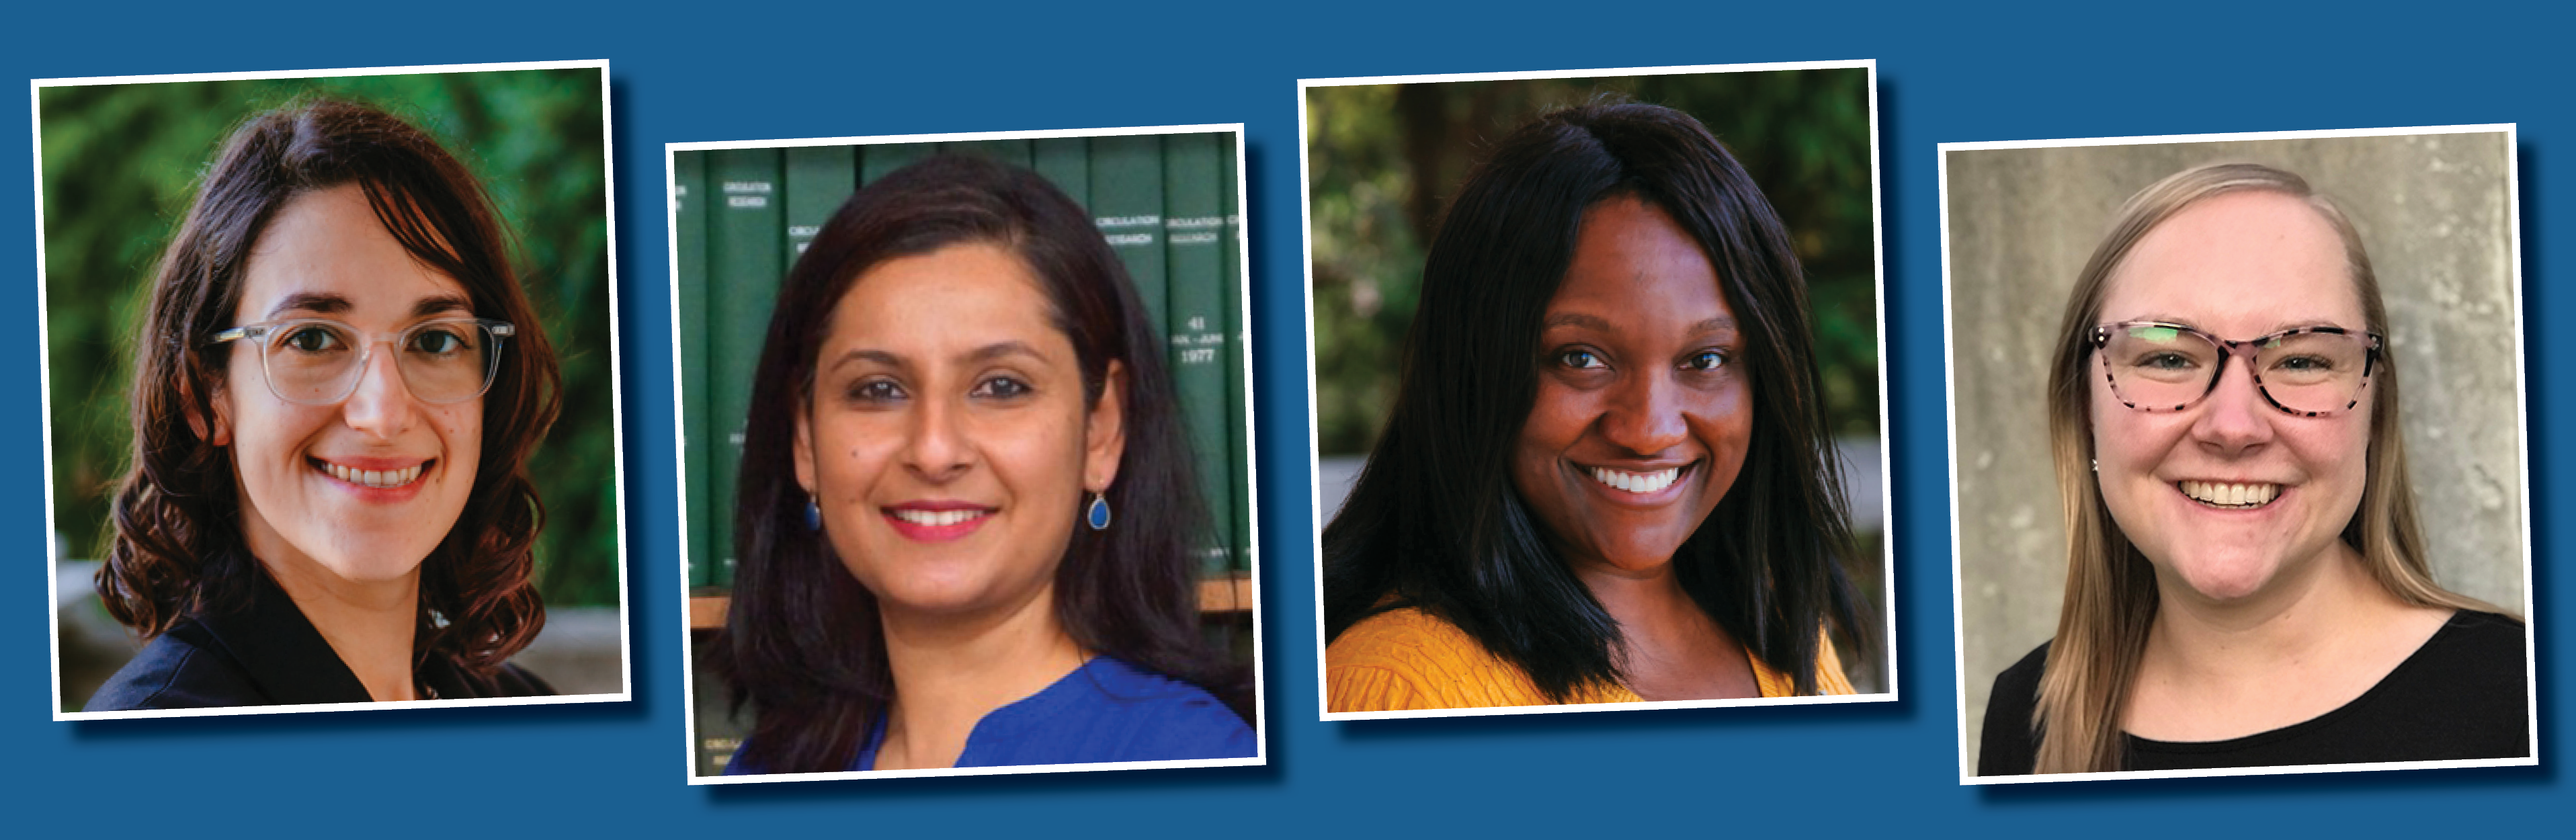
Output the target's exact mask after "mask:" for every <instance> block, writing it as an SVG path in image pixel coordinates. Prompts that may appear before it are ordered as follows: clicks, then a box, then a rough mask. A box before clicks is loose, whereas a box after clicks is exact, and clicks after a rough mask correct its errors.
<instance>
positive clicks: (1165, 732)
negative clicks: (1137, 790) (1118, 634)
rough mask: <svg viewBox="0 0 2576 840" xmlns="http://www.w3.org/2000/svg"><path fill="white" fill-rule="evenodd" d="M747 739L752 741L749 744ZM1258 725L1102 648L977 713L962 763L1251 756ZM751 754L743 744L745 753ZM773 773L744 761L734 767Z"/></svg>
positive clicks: (877, 731)
mask: <svg viewBox="0 0 2576 840" xmlns="http://www.w3.org/2000/svg"><path fill="white" fill-rule="evenodd" d="M885 725H886V721H885V717H884V716H883V715H879V716H878V717H877V719H876V722H875V723H873V724H871V725H870V726H869V727H868V740H867V743H866V744H863V745H861V746H860V747H859V755H858V760H856V761H853V762H851V763H850V768H849V769H851V770H873V769H875V768H876V763H877V750H878V748H879V747H882V746H884V744H885ZM746 746H748V744H746ZM1255 747H1256V744H1255V743H1254V736H1253V732H1252V727H1250V726H1246V725H1244V722H1243V718H1241V717H1238V716H1236V715H1235V713H1234V710H1232V709H1228V708H1226V706H1225V704H1224V703H1222V702H1219V701H1218V700H1217V699H1216V697H1215V696H1213V695H1210V694H1208V693H1207V692H1206V691H1203V690H1200V689H1199V688H1198V687H1197V686H1194V685H1190V684H1188V683H1184V682H1180V681H1178V680H1174V679H1171V678H1168V677H1165V676H1163V675H1160V674H1155V673H1151V672H1148V671H1145V670H1142V669H1139V668H1137V667H1136V666H1134V665H1130V664H1127V663H1126V662H1124V661H1121V660H1118V659H1115V658H1111V657H1107V656H1095V657H1092V658H1091V661H1089V662H1085V663H1083V664H1082V667H1080V668H1075V669H1073V672H1072V673H1069V674H1066V675H1064V676H1063V677H1062V678H1060V679H1057V680H1056V681H1055V683H1054V684H1052V685H1049V686H1047V687H1046V688H1045V689H1042V690H1040V691H1039V692H1038V693H1036V694H1031V695H1029V696H1027V697H1023V698H1021V699H1020V700H1018V701H1017V702H1014V703H1011V704H1010V705H1007V706H1003V707H1001V708H999V709H994V710H993V711H991V712H990V713H987V714H985V715H984V719H983V720H980V721H976V722H975V729H974V731H972V732H970V733H968V734H967V736H966V749H965V751H963V752H961V753H958V755H957V766H958V767H1012V766H1018V765H1025V764H1089V763H1094V762H1103V761H1187V760H1197V759H1212V758H1249V757H1251V756H1252V755H1253V754H1254V751H1255ZM741 754H742V753H741V752H739V751H737V752H736V753H735V755H736V756H737V757H739V756H740V755H741ZM762 772H766V771H763V770H761V769H759V768H755V767H747V766H744V763H743V762H741V761H740V760H736V761H733V762H731V763H728V764H727V765H726V766H725V775H728V776H738V775H749V774H757V773H762Z"/></svg>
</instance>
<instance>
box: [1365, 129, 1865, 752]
mask: <svg viewBox="0 0 2576 840" xmlns="http://www.w3.org/2000/svg"><path fill="white" fill-rule="evenodd" d="M1623 196H1633V197H1635V198H1637V199H1639V200H1642V201H1644V202H1646V203H1648V204H1652V205H1654V206H1655V207H1657V208H1659V209H1661V210H1663V211H1664V212H1665V213H1666V214H1667V215H1670V216H1671V217H1672V219H1673V221H1674V222H1675V223H1677V224H1679V225H1680V226H1681V228H1682V229H1683V230H1684V231H1687V232H1688V233H1689V234H1690V236H1691V237H1692V238H1693V239H1695V240H1697V241H1698V242H1699V245H1700V248H1701V249H1702V250H1704V251H1706V252H1707V254H1708V257H1709V262H1710V263H1711V264H1712V265H1713V266H1715V267H1716V269H1717V275H1718V282H1719V284H1720V286H1721V291H1723V292H1724V293H1725V295H1726V299H1727V304H1728V306H1730V307H1731V308H1732V309H1733V310H1734V312H1735V313H1736V318H1737V320H1738V322H1739V323H1740V324H1742V325H1743V327H1744V330H1745V348H1744V356H1743V358H1744V360H1745V363H1746V364H1747V365H1748V367H1749V370H1750V378H1751V380H1752V388H1753V411H1754V416H1753V438H1752V446H1751V447H1750V449H1749V450H1748V451H1747V453H1746V456H1745V461H1744V467H1743V469H1742V470H1741V471H1740V472H1739V473H1737V475H1736V479H1735V484H1734V486H1732V487H1730V488H1728V489H1727V491H1726V495H1725V498H1724V499H1723V500H1721V501H1720V502H1719V503H1718V505H1717V509H1716V510H1715V511H1714V512H1712V513H1710V514H1709V517H1708V519H1707V520H1706V521H1704V522H1702V523H1701V524H1700V526H1699V528H1698V529H1697V530H1696V531H1694V532H1693V533H1692V534H1691V536H1690V538H1689V539H1687V540H1685V541H1684V543H1683V544H1682V546H1681V548H1680V550H1679V551H1677V552H1676V553H1675V554H1674V556H1673V564H1674V569H1675V575H1676V577H1677V578H1678V579H1679V580H1680V583H1681V586H1682V588H1683V589H1684V590H1685V591H1686V592H1688V593H1689V594H1690V596H1691V598H1692V600H1693V601H1694V602H1696V603H1697V604H1698V605H1699V608H1700V609H1701V610H1702V611H1704V612H1706V613H1707V614H1708V616H1709V617H1710V618H1711V619H1714V620H1715V621H1716V622H1717V623H1718V625H1719V626H1721V627H1724V628H1726V630H1727V632H1729V633H1732V634H1734V635H1735V637H1736V638H1737V639H1739V640H1741V641H1742V642H1743V643H1744V644H1745V645H1746V646H1747V647H1748V648H1749V649H1750V650H1751V651H1752V653H1753V655H1755V656H1757V657H1759V658H1761V660H1762V661H1763V662H1764V663H1766V664H1768V665H1769V666H1771V667H1772V668H1774V669H1776V670H1779V671H1781V672H1783V673H1787V674H1790V675H1791V676H1792V677H1793V678H1794V679H1795V681H1796V686H1797V691H1798V693H1800V694H1813V693H1815V692H1816V684H1817V676H1816V660H1817V657H1818V655H1819V653H1820V641H1819V633H1820V631H1822V630H1824V629H1825V628H1826V627H1827V626H1829V625H1830V626H1834V627H1839V628H1841V629H1842V630H1844V631H1845V632H1846V633H1849V634H1852V636H1853V637H1854V638H1865V637H1864V636H1863V635H1862V634H1863V633H1865V630H1864V628H1863V627H1862V625H1861V624H1860V621H1859V618H1858V616H1859V606H1858V603H1857V601H1856V600H1855V598H1854V592H1853V588H1852V585H1851V582H1850V580H1849V579H1847V578H1846V577H1845V576H1844V575H1843V572H1842V569H1841V567H1840V565H1839V563H1838V562H1837V561H1838V559H1839V558H1841V557H1844V556H1847V555H1848V554H1849V553H1850V552H1851V551H1852V550H1853V549H1852V538H1851V525H1850V518H1849V514H1848V513H1847V511H1845V509H1844V502H1843V497H1842V476H1841V470H1840V468H1839V466H1838V464H1837V462H1836V460H1835V458H1834V454H1833V450H1832V440H1831V437H1830V435H1829V433H1828V430H1827V428H1828V427H1827V425H1826V420H1825V415H1824V402H1823V394H1822V388H1823V386H1822V380H1821V377H1820V375H1819V373H1818V371H1817V369H1816V348H1815V345H1816V340H1815V331H1814V327H1813V326H1812V324H1811V323H1810V316H1809V309H1808V305H1807V286H1806V278H1805V276H1804V274H1803V273H1802V272H1801V270H1800V268H1799V264H1798V257H1797V254H1796V252H1795V251H1794V250H1793V249H1792V248H1791V246H1790V242H1789V235H1788V231H1787V229H1786V227H1785V226H1784V225H1782V224H1781V222H1780V217H1779V214H1777V213H1775V212H1774V211H1773V210H1772V209H1771V204H1770V202H1769V201H1767V200H1765V199H1764V198H1763V197H1762V192H1761V190H1760V189H1759V188H1757V187H1755V186H1754V184H1753V179H1752V178H1751V176H1749V175H1747V174H1745V171H1744V167H1743V166H1742V165H1740V164H1738V163H1737V162H1736V160H1735V158H1734V156H1733V155H1731V154H1729V153H1728V152H1727V150H1726V147H1725V145H1724V144H1721V143H1719V142H1718V140H1717V138H1716V137H1714V136H1711V135H1710V134H1709V132H1708V129H1707V128H1705V127H1702V126H1701V125H1700V123H1699V121H1698V120H1695V119H1692V118H1691V117H1690V116H1689V115H1688V114H1684V113H1682V112H1680V111H1676V110H1673V109H1671V108H1666V107H1662V106H1658V105H1647V104H1638V103H1615V102H1603V103H1595V104H1590V105H1582V106H1576V107H1572V108H1566V109H1563V110H1559V111H1556V112H1554V113H1550V114H1547V115H1546V116H1543V117H1540V118H1539V119H1538V120H1536V121H1534V122H1531V123H1529V124H1527V125H1524V126H1522V127H1521V128H1519V129H1518V130H1516V131H1514V132H1512V133H1511V134H1510V135H1509V136H1507V137H1505V138H1504V139H1503V140H1502V142H1501V143H1500V144H1498V145H1497V146H1496V148H1495V149H1494V151H1493V154H1492V156H1491V157H1490V158H1488V159H1487V160H1486V161H1485V162H1484V163H1482V164H1481V165H1479V166H1478V167H1477V168H1476V170H1475V171H1474V172H1473V173H1471V174H1470V175H1469V176H1468V178H1467V182H1466V184H1465V185H1464V186H1463V187H1461V188H1460V190H1459V193H1458V197H1457V199H1456V200H1455V201H1454V202H1453V203H1451V205H1450V207H1449V210H1448V213H1447V217H1446V218H1445V219H1443V220H1442V222H1441V224H1440V228H1439V232H1438V233H1437V234H1436V235H1435V236H1434V237H1433V239H1432V241H1431V250H1430V254H1429V256H1428V258H1427V260H1426V262H1425V264H1424V266H1423V272H1422V301H1421V304H1420V306H1419V307H1418V308H1417V309H1416V310H1415V313H1416V314H1415V315H1414V317H1413V325H1412V328H1411V329H1410V330H1409V331H1408V332H1407V333H1406V336H1405V341H1404V357H1403V365H1404V368H1403V373H1402V379H1401V385H1400V386H1399V387H1398V389H1397V394H1396V400H1395V406H1394V409H1393V411H1392V412H1391V413H1390V415H1389V417H1388V419H1387V426H1386V431H1385V433H1384V434H1383V435H1380V436H1379V438H1378V442H1377V446H1376V448H1375V449H1374V450H1373V451H1372V452H1371V453H1370V454H1369V459H1368V465H1367V466H1366V467H1365V468H1364V469H1363V470H1362V471H1361V473H1360V476H1359V481H1358V483H1357V484H1356V485H1355V486H1354V487H1353V488H1352V490H1351V494H1350V497H1349V499H1348V500H1347V501H1346V502H1345V503H1344V504H1343V506H1342V509H1341V511H1340V513H1338V514H1336V515H1335V516H1334V517H1333V521H1332V523H1331V524H1330V525H1328V526H1326V527H1325V529H1324V538H1323V563H1324V624H1325V632H1326V634H1327V637H1328V638H1329V637H1334V636H1339V635H1341V633H1342V631H1344V630H1347V629H1349V628H1350V627H1351V626H1352V625H1354V624H1357V623H1359V622H1360V621H1361V620H1363V619H1366V618H1368V617H1369V616H1372V615H1376V614H1378V613H1381V612H1385V611H1387V610H1392V609H1399V608H1407V607H1410V608H1417V609H1421V610H1423V611H1426V612H1428V613H1431V614H1432V615H1435V616H1437V617H1439V618H1441V619H1443V620H1446V621H1448V622H1449V623H1451V624H1454V625H1456V626H1457V627H1458V628H1459V629H1460V630H1462V631H1465V632H1466V633H1467V635H1469V636H1471V637H1473V638H1474V639H1475V640H1476V641H1477V642H1478V643H1479V644H1481V645H1483V646H1484V648H1485V649H1486V650H1487V651H1489V652H1491V653H1492V654H1494V655H1495V656H1497V657H1500V658H1501V659H1503V660H1505V661H1507V662H1510V663H1512V664H1514V665H1517V666H1519V667H1520V668H1521V669H1522V670H1523V671H1525V672H1527V673H1528V674H1529V677H1530V680H1531V682H1533V683H1535V684H1536V685H1537V687H1538V689H1539V690H1540V691H1541V692H1543V693H1545V694H1546V695H1547V696H1548V697H1549V698H1550V699H1551V700H1555V701H1559V702H1562V701H1564V700H1565V699H1567V698H1568V697H1571V696H1573V695H1575V693H1576V692H1578V691H1580V690H1582V689H1584V688H1587V687H1593V686H1603V685H1621V684H1624V683H1625V680H1624V679H1623V673H1624V668H1623V665H1624V663H1625V654H1624V647H1623V645H1622V642H1621V639H1620V635H1619V626H1618V623H1617V622H1616V621H1614V620H1613V619H1612V618H1611V617H1610V614H1609V613H1608V612H1607V611H1606V610H1604V609H1603V608H1602V606H1601V603H1600V602H1599V601H1598V600H1596V599H1595V598H1593V596H1592V593H1591V590H1589V589H1587V588H1585V587H1584V585H1583V583H1582V581H1580V580H1579V579H1577V578H1576V577H1575V575H1574V572H1573V570H1572V569H1571V568H1570V567H1569V566H1568V565H1567V564H1566V563H1565V561H1564V560H1563V559H1562V558H1560V557H1559V556H1558V555H1557V553H1556V551H1555V550H1554V549H1553V548H1551V547H1550V543H1551V540H1550V538H1549V537H1548V535H1547V534H1546V532H1545V527H1546V526H1545V525H1543V524H1542V523H1540V522H1539V521H1538V520H1537V519H1536V518H1534V517H1533V515H1532V514H1531V512H1530V510H1529V507H1528V505H1527V503H1526V502H1524V501H1523V500H1522V499H1521V498H1520V494H1519V491H1518V490H1516V489H1515V488H1514V487H1513V485H1512V480H1511V464H1510V457H1511V453H1512V452H1513V451H1514V449H1515V447H1516V446H1517V443H1518V441H1519V438H1520V434H1521V427H1522V425H1523V424H1524V423H1526V422H1527V421H1528V419H1529V416H1530V411H1531V409H1532V407H1533V405H1534V403H1535V401H1536V399H1537V394H1538V384H1537V382H1538V366H1539V364H1540V359H1539V355H1540V348H1539V341H1538V337H1539V332H1540V328H1541V321H1542V318H1543V317H1544V315H1545V314H1546V311H1547V305H1548V301H1549V300H1551V299H1553V298H1554V297H1555V296H1556V291H1557V287H1558V286H1559V285H1560V284H1561V283H1562V282H1563V280H1564V278H1565V272H1566V269H1567V267H1568V266H1570V265H1571V264H1572V263H1573V260H1574V249H1575V241H1576V237H1577V234H1578V233H1579V231H1580V230H1581V227H1582V222H1583V215H1584V212H1585V211H1586V210H1589V209H1590V208H1592V207H1594V206H1596V205H1598V204H1599V203H1601V202H1602V201H1603V200H1606V199H1611V198H1617V197H1623Z"/></svg>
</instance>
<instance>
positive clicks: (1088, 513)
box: [1083, 492, 1109, 531]
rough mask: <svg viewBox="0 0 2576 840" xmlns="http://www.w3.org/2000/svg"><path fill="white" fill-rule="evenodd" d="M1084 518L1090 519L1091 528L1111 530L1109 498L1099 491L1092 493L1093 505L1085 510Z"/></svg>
mask: <svg viewBox="0 0 2576 840" xmlns="http://www.w3.org/2000/svg"><path fill="white" fill-rule="evenodd" d="M1083 518H1084V519H1086V520H1089V521H1090V523H1091V530H1094V531H1106V530H1109V498H1108V497H1107V496H1103V495H1101V494H1099V493H1097V492H1095V493H1092V494H1091V507H1090V508H1088V509H1086V510H1084V511H1083Z"/></svg>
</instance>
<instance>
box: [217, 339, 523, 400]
mask: <svg viewBox="0 0 2576 840" xmlns="http://www.w3.org/2000/svg"><path fill="white" fill-rule="evenodd" d="M517 331H518V328H516V327H513V326H511V325H510V323H509V322H508V321H496V320H492V319H490V318H440V319H436V320H430V321H422V322H420V323H417V324H413V325H411V326H408V327H404V328H402V329H401V330H398V331H395V332H386V333H368V332H361V331H359V330H358V328H356V327H352V326H349V325H348V324H344V323H341V322H339V321H335V320H332V319H329V318H297V319H294V320H288V321H270V322H268V323H264V324H249V325H245V326H239V327H234V328H232V329H229V330H225V331H223V332H219V333H216V334H215V338H214V343H216V344H222V343H224V342H227V341H248V342H251V345H252V346H254V347H257V348H259V364H260V373H261V374H262V375H263V376H265V377H266V378H267V379H268V391H269V393H272V394H276V395H277V398H278V399H281V400H285V401H287V402H291V403H297V404H300V405H336V404H338V403H339V402H340V401H342V400H346V399H348V398H349V395H350V394H353V393H356V392H357V390H358V380H359V379H360V378H362V377H364V376H365V374H366V370H367V364H368V362H369V361H370V360H372V359H373V358H374V357H375V352H376V351H375V348H376V345H379V344H384V345H388V346H391V347H393V348H394V362H395V364H394V367H395V368H396V369H399V370H401V371H402V378H403V386H404V387H406V388H409V389H411V395H412V397H413V398H414V399H418V400H420V401H422V402H426V403H436V404H440V405H445V404H449V403H461V402H464V401H466V400H470V399H473V398H475V397H479V396H482V395H483V392H484V391H485V390H488V389H490V388H491V387H492V378H493V377H494V376H495V375H496V374H498V373H499V372H500V369H501V347H502V344H503V342H504V341H506V340H507V339H508V338H509V337H510V336H511V335H513V334H515V333H516V332H517Z"/></svg>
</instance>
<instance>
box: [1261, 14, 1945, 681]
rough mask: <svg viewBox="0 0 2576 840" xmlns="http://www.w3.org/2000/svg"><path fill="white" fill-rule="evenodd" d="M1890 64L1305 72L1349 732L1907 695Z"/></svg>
mask: <svg viewBox="0 0 2576 840" xmlns="http://www.w3.org/2000/svg"><path fill="white" fill-rule="evenodd" d="M1876 73H1877V68H1876V65H1875V64H1874V63H1872V62H1868V61H1854V62H1816V63H1801V64H1762V65H1734V66H1710V67H1665V68H1647V69H1626V70H1572V71H1557V72H1545V73H1490V74H1471V75H1453V76H1417V77H1390V78H1361V79H1309V80H1305V81H1302V82H1300V83H1299V91H1298V92H1299V120H1300V122H1299V124H1300V129H1301V132H1302V136H1303V139H1304V145H1303V147H1302V148H1301V149H1300V152H1301V156H1300V162H1301V165H1302V172H1303V176H1304V187H1305V192H1304V196H1303V200H1304V204H1303V206H1304V209H1305V213H1306V219H1305V221H1306V230H1307V253H1306V275H1307V276H1306V281H1307V289H1306V291H1307V297H1306V304H1307V310H1306V314H1307V326H1308V330H1309V347H1311V348H1312V352H1313V356H1312V358H1311V359H1309V363H1310V364H1309V368H1308V371H1309V374H1310V376H1311V377H1312V381H1311V383H1310V385H1311V399H1312V400H1313V402H1312V403H1311V410H1312V411H1313V421H1314V422H1313V427H1312V428H1313V430H1314V438H1313V440H1312V446H1313V455H1314V458H1315V467H1314V469H1315V472H1314V475H1315V477H1316V488H1315V494H1316V496H1315V522H1316V525H1317V533H1316V534H1315V539H1316V558H1315V562H1316V566H1315V575H1316V592H1317V597H1316V604H1315V613H1316V651H1317V659H1318V661H1317V663H1316V667H1317V671H1318V674H1319V676H1320V679H1318V680H1317V684H1318V685H1317V702H1318V707H1319V709H1320V710H1321V712H1322V717H1323V719H1325V720H1362V719H1378V718H1407V717H1448V716H1459V715H1487V714H1511V713H1536V712H1568V711H1595V710H1605V709H1636V708H1685V707H1706V706H1734V705H1757V704H1771V703H1831V702H1850V701H1870V700H1893V699H1895V698H1896V696H1897V694H1896V685H1897V681H1896V673H1895V661H1894V659H1893V658H1892V657H1891V656H1890V655H1889V652H1890V651H1892V650H1893V649H1894V646H1895V627H1896V625H1895V616H1894V614H1893V612H1892V608H1893V605H1892V599H1891V597H1890V596H1891V593H1892V591H1893V590H1892V589H1891V583H1890V578H1889V576H1888V558H1889V552H1890V550H1891V549H1890V546H1892V545H1893V544H1894V542H1893V539H1892V537H1891V535H1890V534H1889V532H1888V528H1889V524H1890V523H1889V517H1888V515H1887V511H1888V500H1887V495H1886V489H1885V488H1886V481H1885V476H1886V474H1887V451H1886V446H1885V433H1884V430H1885V428H1886V425H1887V406H1886V401H1885V397H1884V395H1885V393H1886V387H1885V381H1884V377H1883V370H1882V365H1881V364H1880V359H1881V355H1882V352H1883V345H1882V343H1881V335H1882V333H1883V324H1884V318H1883V315H1882V309H1881V300H1880V283H1881V279H1882V262H1881V259H1880V237H1879V213H1878V144H1877V95H1876Z"/></svg>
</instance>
